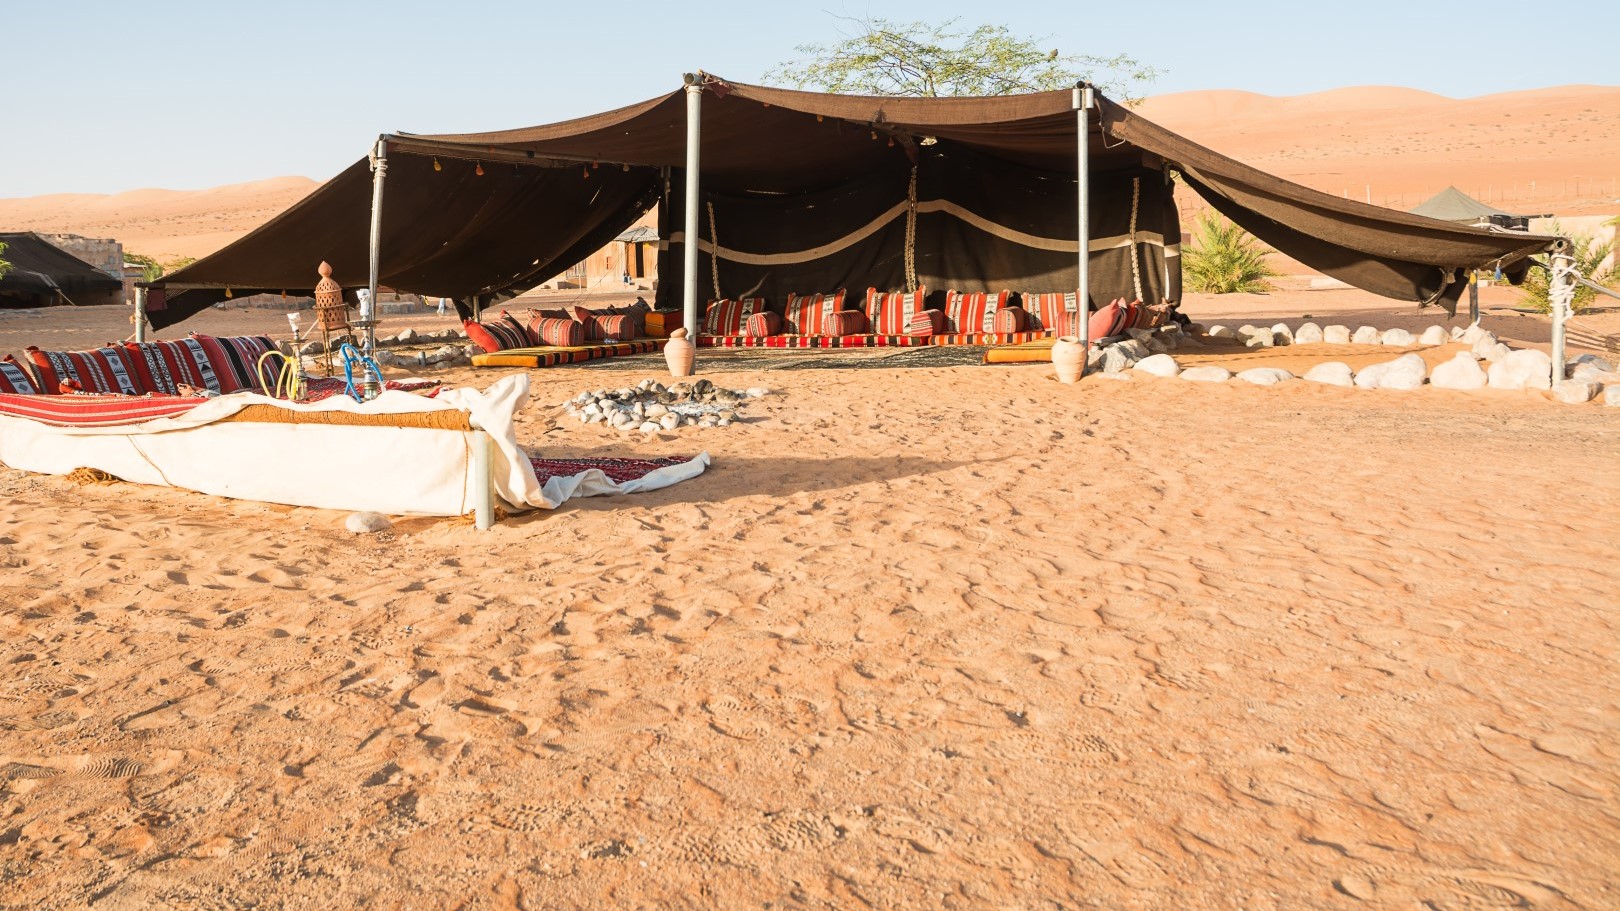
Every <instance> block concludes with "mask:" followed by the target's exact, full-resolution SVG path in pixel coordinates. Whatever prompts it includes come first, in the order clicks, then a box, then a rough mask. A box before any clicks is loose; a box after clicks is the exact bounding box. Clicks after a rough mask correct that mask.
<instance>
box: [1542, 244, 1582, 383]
mask: <svg viewBox="0 0 1620 911" xmlns="http://www.w3.org/2000/svg"><path fill="white" fill-rule="evenodd" d="M1569 254H1570V244H1569V241H1567V240H1560V241H1559V242H1558V243H1557V244H1556V245H1555V246H1554V247H1553V252H1552V257H1551V259H1552V275H1551V277H1550V278H1548V280H1547V300H1548V301H1549V302H1550V303H1551V304H1552V388H1554V389H1557V388H1558V387H1559V386H1561V385H1563V383H1564V317H1565V315H1566V314H1567V313H1568V311H1569V308H1570V304H1572V303H1574V300H1575V274H1576V273H1575V270H1574V266H1575V260H1574V259H1573V258H1571V256H1570V255H1569Z"/></svg>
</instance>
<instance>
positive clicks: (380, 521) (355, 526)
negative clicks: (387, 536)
mask: <svg viewBox="0 0 1620 911" xmlns="http://www.w3.org/2000/svg"><path fill="white" fill-rule="evenodd" d="M343 527H344V528H347V529H348V530H349V531H352V532H354V533H355V534H357V535H374V534H376V533H377V532H379V531H387V530H388V529H390V528H393V527H394V523H393V522H390V521H388V517H387V516H385V515H383V514H382V513H380V512H351V513H349V517H348V518H347V519H344V520H343Z"/></svg>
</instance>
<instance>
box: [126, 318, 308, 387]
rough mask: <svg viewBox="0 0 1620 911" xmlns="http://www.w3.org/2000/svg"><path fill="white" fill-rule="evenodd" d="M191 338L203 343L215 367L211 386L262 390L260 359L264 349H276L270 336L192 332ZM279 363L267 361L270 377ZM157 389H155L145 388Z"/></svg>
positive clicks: (204, 351) (207, 355)
mask: <svg viewBox="0 0 1620 911" xmlns="http://www.w3.org/2000/svg"><path fill="white" fill-rule="evenodd" d="M191 339H192V340H193V341H195V342H197V344H199V345H201V346H202V350H203V354H204V356H206V357H207V358H208V364H209V366H210V367H212V368H213V371H214V378H215V383H214V385H210V386H209V387H208V388H210V389H213V390H214V391H215V392H218V393H220V394H222V395H223V394H226V393H231V392H240V391H242V390H244V389H246V390H248V391H251V392H259V391H262V390H263V388H264V385H265V384H264V383H261V381H260V376H259V358H261V357H263V356H264V354H265V352H267V351H273V350H275V347H276V345H275V343H274V342H272V341H270V340H269V339H268V338H263V337H259V338H251V337H246V336H243V337H233V338H215V337H213V336H211V335H198V334H197V333H195V332H194V333H192V335H191ZM279 366H280V365H279V363H278V364H274V365H273V364H270V363H266V364H265V365H264V367H265V372H266V373H267V374H269V377H266V379H271V381H272V382H273V377H274V375H275V373H274V372H275V371H276V370H277V369H278V368H279ZM146 391H148V392H157V391H158V390H157V389H156V388H150V389H148V390H146Z"/></svg>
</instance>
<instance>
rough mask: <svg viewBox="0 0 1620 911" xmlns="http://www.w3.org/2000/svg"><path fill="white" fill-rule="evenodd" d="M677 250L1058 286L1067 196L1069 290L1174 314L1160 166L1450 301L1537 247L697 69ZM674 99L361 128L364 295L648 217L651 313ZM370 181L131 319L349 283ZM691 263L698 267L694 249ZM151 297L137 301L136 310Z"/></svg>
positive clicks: (928, 277) (1047, 131)
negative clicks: (1480, 273) (364, 148)
mask: <svg viewBox="0 0 1620 911" xmlns="http://www.w3.org/2000/svg"><path fill="white" fill-rule="evenodd" d="M696 85H697V87H698V90H700V91H701V93H702V107H701V118H700V130H701V132H700V139H699V143H698V151H699V153H700V165H699V167H698V176H699V187H700V190H699V196H698V200H697V202H698V206H697V208H696V212H697V215H698V219H697V223H698V232H697V233H698V242H697V247H698V255H697V260H696V263H697V268H696V270H695V274H696V275H697V276H698V284H699V286H700V287H701V288H702V293H703V295H704V296H706V297H712V296H737V295H742V294H760V295H764V296H767V297H771V298H775V299H778V300H779V299H781V297H783V296H784V295H785V294H786V293H787V292H790V291H796V292H800V293H807V292H819V291H830V290H833V289H836V288H839V287H846V288H848V289H849V290H850V292H851V293H852V294H855V295H858V294H859V293H860V292H862V291H864V289H865V288H866V287H867V286H876V287H879V288H881V289H885V290H896V289H899V288H900V287H902V286H909V285H912V284H914V283H915V284H921V285H926V286H927V287H928V288H929V289H931V290H932V291H934V292H942V291H943V290H944V289H945V288H956V289H959V290H964V291H973V290H998V289H1001V288H1010V289H1012V290H1017V291H1037V292H1044V291H1072V290H1074V288H1076V287H1077V286H1078V284H1079V282H1078V279H1079V274H1078V272H1079V265H1078V260H1079V255H1078V254H1079V236H1080V227H1079V218H1078V209H1077V205H1076V196H1077V193H1078V192H1080V191H1081V190H1082V186H1081V184H1082V183H1083V184H1084V187H1083V189H1086V190H1089V205H1088V206H1087V211H1088V222H1089V225H1088V228H1089V242H1088V251H1089V254H1088V259H1087V262H1088V271H1089V273H1090V282H1089V288H1090V292H1091V293H1090V297H1091V299H1092V301H1093V302H1096V303H1100V302H1106V301H1107V300H1109V299H1111V298H1113V297H1118V296H1127V297H1140V298H1142V299H1144V300H1148V301H1149V302H1154V301H1157V300H1164V299H1169V300H1174V299H1179V297H1180V294H1181V291H1180V268H1179V259H1178V256H1179V240H1180V224H1179V218H1178V215H1177V210H1176V206H1175V203H1174V199H1173V192H1174V184H1173V182H1172V180H1171V176H1172V172H1174V173H1179V174H1180V175H1181V177H1182V178H1183V179H1184V180H1185V183H1186V185H1187V186H1189V187H1191V188H1192V189H1193V190H1195V191H1196V192H1198V193H1199V194H1200V195H1201V196H1203V197H1204V198H1205V199H1206V200H1208V201H1209V203H1210V204H1211V205H1212V206H1214V207H1215V208H1216V209H1217V210H1219V211H1220V212H1222V213H1223V214H1225V215H1226V216H1227V217H1229V218H1231V219H1232V220H1233V221H1234V222H1236V223H1238V224H1239V225H1241V226H1242V227H1243V228H1245V229H1246V230H1248V231H1250V232H1251V233H1253V234H1255V235H1256V236H1257V237H1259V238H1260V239H1261V240H1263V241H1265V242H1266V243H1269V244H1271V245H1272V246H1273V247H1275V248H1277V249H1278V250H1280V251H1281V252H1283V253H1285V254H1287V255H1289V256H1292V257H1294V258H1295V259H1298V260H1299V261H1301V262H1303V263H1305V264H1306V265H1308V266H1311V267H1312V268H1315V269H1317V270H1319V271H1322V272H1324V273H1326V274H1328V275H1332V276H1334V277H1337V278H1340V279H1342V280H1344V281H1346V282H1348V283H1350V284H1352V285H1356V286H1358V287H1361V288H1365V289H1367V290H1370V291H1373V292H1376V293H1378V294H1382V295H1385V296H1388V297H1392V298H1396V299H1401V300H1412V301H1419V302H1424V303H1434V302H1438V303H1440V304H1442V305H1444V306H1446V307H1447V309H1448V310H1449V309H1452V308H1454V306H1455V302H1456V300H1457V297H1458V295H1459V294H1460V292H1461V290H1462V288H1463V287H1464V281H1463V273H1464V271H1465V270H1469V269H1474V268H1480V267H1484V266H1487V265H1498V264H1499V265H1501V266H1502V268H1503V269H1504V270H1505V271H1507V272H1508V273H1509V274H1510V275H1511V274H1514V273H1516V272H1518V273H1522V270H1523V268H1525V260H1526V257H1528V256H1529V255H1530V254H1532V253H1535V252H1537V251H1539V250H1541V249H1543V248H1545V247H1546V246H1547V245H1549V244H1551V243H1552V242H1553V241H1554V240H1555V239H1554V238H1549V237H1536V236H1529V235H1525V234H1522V233H1517V232H1515V233H1513V234H1503V233H1496V232H1491V231H1487V230H1483V229H1478V228H1472V227H1465V226H1460V225H1455V224H1449V223H1446V222H1441V221H1436V220H1433V219H1429V218H1424V217H1421V216H1417V215H1411V214H1407V213H1402V212H1396V211H1393V210H1389V209H1384V208H1379V207H1375V206H1371V205H1366V204H1363V203H1359V202H1355V201H1352V200H1346V199H1341V198H1339V197H1335V196H1330V195H1327V194H1325V193H1320V192H1317V191H1315V190H1311V189H1308V188H1306V187H1302V186H1299V185H1297V184H1294V183H1291V182H1289V181H1286V180H1283V179H1281V178H1278V177H1275V176H1273V175H1270V174H1267V173H1265V172H1262V171H1259V170H1256V169H1254V168H1251V167H1248V166H1246V165H1243V164H1241V163H1239V162H1237V161H1234V160H1233V159H1230V158H1227V157H1225V156H1223V155H1220V154H1218V153H1215V152H1213V151H1211V150H1209V149H1207V148H1204V147H1203V146H1200V145H1198V144H1197V143H1194V142H1192V141H1190V140H1188V139H1186V138H1184V137H1182V136H1179V135H1177V134H1175V133H1173V132H1171V131H1169V130H1166V129H1164V128H1163V127H1160V126H1158V125H1156V124H1154V123H1152V122H1150V121H1148V120H1146V119H1144V118H1142V117H1140V116H1138V115H1136V114H1133V113H1132V112H1131V111H1129V110H1128V109H1126V108H1124V107H1122V106H1120V105H1118V104H1115V103H1113V102H1112V101H1110V100H1108V99H1106V98H1103V97H1101V96H1100V95H1099V96H1097V108H1096V110H1097V113H1096V114H1095V115H1094V116H1091V117H1090V118H1089V120H1088V123H1089V128H1088V131H1087V136H1086V157H1085V160H1086V161H1087V162H1088V166H1087V174H1086V177H1087V180H1086V181H1084V182H1082V181H1079V180H1078V179H1077V173H1078V172H1077V168H1078V165H1077V152H1078V151H1079V150H1078V149H1077V145H1078V139H1079V131H1078V119H1077V116H1076V104H1075V98H1074V96H1075V95H1076V94H1078V93H1070V92H1045V93H1038V94H1030V95H1014V96H1004V97H992V98H888V97H882V98H879V97H860V96H845V95H829V94H820V93H812V92H799V91H791V90H786V89H775V88H766V87H762V86H753V85H746V84H743V83H734V82H727V81H725V80H722V79H719V78H717V77H714V76H708V75H701V76H700V77H699V78H698V79H697V80H696ZM686 94H687V91H686V89H685V88H682V89H677V90H676V91H674V92H671V93H669V94H667V95H663V96H660V97H657V98H653V99H650V100H648V101H644V102H641V103H639V104H635V105H630V106H628V107H623V108H618V109H616V110H612V111H607V112H604V113H601V114H596V115H593V116H590V117H585V118H580V119H577V120H570V121H564V122H561V123H556V124H550V125H544V126H536V127H526V128H522V129H515V130H503V131H497V132H488V133H467V134H445V135H415V134H398V135H387V136H384V137H382V140H381V141H380V142H379V146H378V149H379V150H380V151H382V152H383V153H384V154H385V155H386V161H387V169H386V187H387V192H386V197H385V199H386V202H385V204H384V206H383V207H382V209H381V210H380V211H381V215H382V217H381V219H380V222H379V224H378V232H377V235H376V238H375V241H376V246H377V250H378V252H379V259H378V262H377V266H378V274H377V276H376V281H377V282H379V283H381V284H385V285H388V286H390V287H393V288H396V289H399V290H402V291H411V292H417V293H421V294H425V295H430V296H442V297H451V298H455V299H457V300H458V301H471V300H476V301H478V302H480V303H488V302H491V301H496V300H501V299H504V298H507V297H510V296H513V295H515V294H517V293H521V292H522V291H523V290H526V289H527V288H530V287H533V286H534V285H536V284H539V283H541V282H543V281H545V280H547V279H549V278H551V277H552V276H554V275H557V274H559V273H561V272H562V271H563V270H565V269H567V268H568V267H569V266H572V265H573V264H574V263H576V262H578V261H579V260H581V259H583V258H584V257H585V256H586V255H587V254H588V253H590V252H591V251H592V250H594V249H596V248H598V247H600V246H602V245H603V244H606V243H607V242H609V241H611V240H612V239H613V238H614V237H616V236H618V235H619V234H620V233H621V232H622V231H624V230H625V229H627V228H629V227H630V226H631V225H632V224H634V223H635V221H636V220H637V219H638V218H640V217H641V216H642V215H644V214H645V213H646V212H647V211H648V210H649V209H650V208H651V207H652V206H653V205H654V204H659V205H660V223H659V229H658V236H659V237H660V238H662V239H663V240H661V241H660V252H659V263H658V269H659V275H660V282H659V292H658V295H659V305H660V307H663V308H668V307H670V306H673V305H674V304H675V303H676V296H677V293H678V289H680V288H681V287H682V285H683V283H684V274H683V272H684V264H683V260H684V259H685V255H684V254H685V253H686V250H685V244H686V243H687V237H686V230H685V228H684V225H683V222H682V220H681V216H682V215H683V213H685V212H686V210H687V207H686V201H685V184H686V181H685V177H686V174H685V169H686V161H687V151H688V149H687V129H688V123H687V100H686V97H685V96H686ZM373 188H374V172H373V168H372V166H371V165H370V164H369V163H368V161H367V160H366V159H362V160H361V161H359V162H356V163H355V164H354V165H352V166H350V167H349V168H348V169H346V170H345V171H343V172H342V173H341V174H339V175H338V176H337V177H335V178H333V179H332V180H331V181H329V182H327V183H326V184H324V185H322V186H321V187H320V188H318V189H317V190H316V191H315V192H314V193H312V194H311V195H310V196H308V197H306V198H305V199H304V200H302V201H301V202H299V203H298V204H296V205H294V206H293V207H292V208H290V209H288V210H287V211H286V212H284V213H282V214H281V215H279V216H277V217H276V218H274V219H272V220H271V221H269V222H267V223H266V224H264V225H263V226H261V227H260V228H258V229H257V230H255V231H253V232H252V233H250V234H248V235H247V236H245V237H243V238H242V239H240V240H238V241H237V242H235V243H233V244H231V245H230V246H228V247H226V248H224V249H222V250H220V251H219V252H217V253H214V254H212V255H210V256H208V257H205V258H204V259H201V260H199V261H197V262H196V263H193V264H192V265H190V266H188V267H186V268H185V269H182V270H180V271H178V272H176V273H174V274H173V275H170V276H166V277H164V278H163V279H160V280H159V281H157V282H154V283H153V284H152V288H154V289H156V290H158V291H159V292H161V293H160V294H158V295H157V296H156V299H154V300H153V301H152V302H151V305H150V310H151V319H152V322H153V323H154V324H155V325H158V326H160V327H161V326H165V325H170V324H173V323H176V322H179V321H180V320H183V319H185V318H186V317H188V316H190V315H191V314H193V313H196V312H198V311H199V310H201V309H203V308H204V307H206V306H208V305H209V304H211V303H214V302H216V301H218V300H220V299H222V298H223V297H224V295H225V289H227V288H230V289H233V290H235V291H236V292H245V293H252V292H257V291H278V290H285V291H298V292H304V293H307V292H308V291H309V289H310V288H311V287H312V286H313V284H314V282H315V280H316V273H315V267H316V265H318V264H319V263H320V262H321V261H322V260H326V261H330V262H331V263H333V265H334V267H335V269H336V277H337V278H338V279H339V281H340V282H341V283H343V284H345V285H346V286H351V287H352V286H356V285H361V284H364V283H365V282H364V281H363V276H364V274H365V268H366V264H367V262H368V259H369V250H368V240H369V238H368V229H369V227H370V220H371V215H372V193H373ZM716 254H717V255H716ZM160 308H161V309H160Z"/></svg>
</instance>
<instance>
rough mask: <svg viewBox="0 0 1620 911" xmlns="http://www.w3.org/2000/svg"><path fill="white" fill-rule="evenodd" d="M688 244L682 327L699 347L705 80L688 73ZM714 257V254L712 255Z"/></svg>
mask: <svg viewBox="0 0 1620 911" xmlns="http://www.w3.org/2000/svg"><path fill="white" fill-rule="evenodd" d="M685 79H686V242H685V243H684V244H682V245H681V263H682V265H681V278H682V280H683V282H684V285H683V287H682V290H681V303H682V309H683V311H684V312H683V316H682V323H681V325H683V326H685V327H686V335H687V337H688V338H690V339H691V340H692V343H693V344H694V345H695V344H697V338H698V330H699V329H700V328H702V327H701V326H700V325H698V290H697V287H698V286H697V269H698V265H697V261H698V145H699V143H700V142H701V140H702V130H701V129H700V124H701V121H702V112H703V77H702V76H701V75H699V74H695V73H687V74H686V77H685ZM710 255H711V256H712V255H713V252H712V251H711V252H710Z"/></svg>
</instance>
